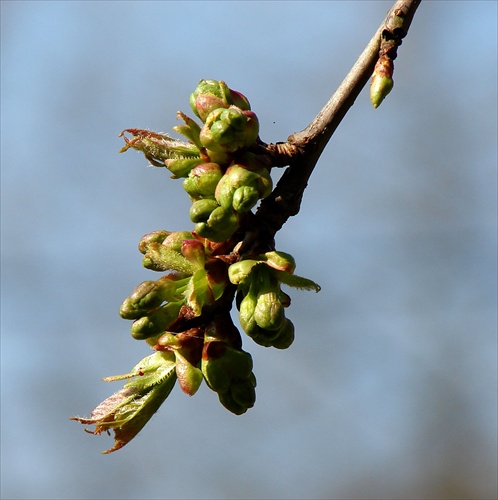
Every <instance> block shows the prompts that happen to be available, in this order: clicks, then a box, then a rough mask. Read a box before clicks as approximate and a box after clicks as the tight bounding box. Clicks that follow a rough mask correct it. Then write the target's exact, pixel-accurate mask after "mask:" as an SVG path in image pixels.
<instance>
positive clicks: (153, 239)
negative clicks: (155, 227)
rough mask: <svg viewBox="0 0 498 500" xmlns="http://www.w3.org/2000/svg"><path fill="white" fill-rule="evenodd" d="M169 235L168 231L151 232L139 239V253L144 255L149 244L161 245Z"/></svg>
mask: <svg viewBox="0 0 498 500" xmlns="http://www.w3.org/2000/svg"><path fill="white" fill-rule="evenodd" d="M170 234H171V232H170V231H153V232H152V233H148V234H146V235H145V236H142V238H141V239H140V243H139V244H138V250H139V251H140V253H143V254H145V253H146V252H147V249H148V247H149V244H150V243H159V244H161V243H162V242H163V241H164V240H165V239H166V238H167V237H168V236H169V235H170Z"/></svg>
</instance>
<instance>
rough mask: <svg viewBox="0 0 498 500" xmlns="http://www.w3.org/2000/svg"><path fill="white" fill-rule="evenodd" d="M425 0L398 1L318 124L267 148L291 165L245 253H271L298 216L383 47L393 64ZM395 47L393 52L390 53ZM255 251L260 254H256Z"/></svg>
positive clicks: (263, 210)
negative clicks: (386, 47) (318, 167)
mask: <svg viewBox="0 0 498 500" xmlns="http://www.w3.org/2000/svg"><path fill="white" fill-rule="evenodd" d="M420 2H421V0H398V1H397V2H396V3H395V4H394V6H393V7H392V9H391V10H390V11H389V13H388V14H387V16H386V18H385V20H384V21H383V23H382V24H381V26H380V27H379V29H378V30H377V31H376V33H375V35H374V36H373V37H372V39H371V40H370V42H369V43H368V45H367V46H366V48H365V50H364V51H363V53H362V54H361V56H360V57H359V59H358V60H357V61H356V63H355V65H354V66H353V67H352V69H351V71H350V72H349V74H348V75H347V76H346V78H345V79H344V81H343V82H342V83H341V85H340V86H339V88H338V89H337V90H336V92H335V93H334V94H333V95H332V97H331V98H330V100H329V101H328V102H327V104H326V105H325V106H324V108H323V109H322V110H321V111H320V112H319V113H318V115H317V116H316V117H315V119H314V120H313V121H312V122H311V123H310V124H309V125H308V126H307V127H306V128H305V129H304V130H302V131H301V132H297V133H294V134H292V135H291V136H289V138H288V139H287V142H286V143H279V144H270V145H268V146H267V147H266V150H267V152H269V153H270V154H271V155H272V157H273V159H274V164H275V165H276V166H284V165H289V167H288V168H287V169H286V171H285V172H284V174H283V175H282V177H281V179H280V181H279V182H278V183H277V186H276V187H275V189H274V191H273V193H272V194H271V195H270V196H269V197H268V198H265V199H264V200H263V201H262V202H261V205H260V207H259V209H258V211H257V213H256V218H255V221H254V223H255V224H254V229H253V230H251V231H248V232H247V234H246V238H245V240H244V244H243V248H242V249H241V251H243V250H248V249H249V248H251V249H252V248H253V245H257V246H258V248H257V250H258V251H259V250H261V249H264V248H265V247H272V245H273V244H274V236H275V234H276V233H277V231H279V230H280V229H281V227H282V226H283V225H284V224H285V222H286V221H287V220H288V219H289V217H291V216H293V215H296V214H297V213H299V209H300V206H301V200H302V197H303V193H304V190H305V189H306V186H307V184H308V179H309V178H310V176H311V173H312V172H313V169H314V168H315V165H316V163H317V161H318V159H319V157H320V155H321V154H322V152H323V150H324V149H325V146H326V145H327V143H328V141H329V140H330V138H331V137H332V134H333V133H334V131H335V130H336V128H337V127H338V125H339V124H340V123H341V121H342V119H343V118H344V116H345V115H346V113H347V112H348V110H349V108H350V107H351V106H352V105H353V104H354V102H355V100H356V97H357V96H358V95H359V93H360V92H361V90H362V89H363V87H364V86H365V85H366V83H367V82H368V80H369V79H370V77H371V75H372V72H373V70H374V66H375V63H376V62H377V60H378V58H379V50H380V49H381V41H382V40H384V41H386V40H389V41H390V44H391V54H392V59H394V58H395V57H396V49H397V46H398V45H400V44H401V39H402V38H403V37H405V36H406V34H407V33H408V28H409V27H410V24H411V21H412V19H413V16H414V14H415V11H416V10H417V7H418V6H419V4H420ZM393 41H394V47H392V45H393ZM255 250H256V249H255Z"/></svg>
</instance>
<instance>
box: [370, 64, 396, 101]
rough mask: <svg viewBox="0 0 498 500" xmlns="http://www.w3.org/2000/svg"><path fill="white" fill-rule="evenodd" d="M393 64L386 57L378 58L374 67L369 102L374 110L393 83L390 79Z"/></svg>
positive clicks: (389, 90)
mask: <svg viewBox="0 0 498 500" xmlns="http://www.w3.org/2000/svg"><path fill="white" fill-rule="evenodd" d="M393 71H394V64H393V61H392V59H390V58H389V57H388V56H387V55H383V56H381V57H380V58H379V60H378V61H377V63H376V65H375V69H374V73H373V75H372V83H371V86H370V101H372V105H373V107H374V108H378V107H379V106H380V104H381V103H382V101H383V100H384V99H385V98H386V96H387V95H388V94H389V92H391V90H392V88H393V86H394V82H393V79H392V76H393Z"/></svg>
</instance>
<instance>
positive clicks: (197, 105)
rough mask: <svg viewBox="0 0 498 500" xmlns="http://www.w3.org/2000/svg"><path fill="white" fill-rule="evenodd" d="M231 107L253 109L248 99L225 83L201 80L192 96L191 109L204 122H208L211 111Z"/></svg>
mask: <svg viewBox="0 0 498 500" xmlns="http://www.w3.org/2000/svg"><path fill="white" fill-rule="evenodd" d="M231 105H235V106H237V107H239V108H240V109H244V110H249V109H251V108H250V105H249V101H248V100H247V98H246V97H245V96H244V95H243V94H241V93H240V92H237V91H236V90H232V89H230V88H228V86H227V84H226V83H225V82H223V81H219V82H218V81H216V80H201V81H200V82H199V84H198V85H197V87H196V89H195V90H194V92H192V94H191V95H190V107H191V108H192V111H193V112H194V113H195V114H196V115H197V116H198V117H199V118H200V119H201V120H202V121H205V120H206V118H207V116H208V115H209V113H211V111H213V110H215V109H217V108H228V107H229V106H231Z"/></svg>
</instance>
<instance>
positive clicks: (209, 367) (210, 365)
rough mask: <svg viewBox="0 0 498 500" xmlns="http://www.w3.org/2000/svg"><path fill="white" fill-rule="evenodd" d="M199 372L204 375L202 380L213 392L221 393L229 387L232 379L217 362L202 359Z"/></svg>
mask: <svg viewBox="0 0 498 500" xmlns="http://www.w3.org/2000/svg"><path fill="white" fill-rule="evenodd" d="M201 371H202V374H203V375H204V380H205V381H206V383H207V385H208V386H209V387H210V389H212V390H213V391H215V392H217V393H222V392H225V391H227V390H228V388H229V387H230V383H231V381H232V378H231V377H230V375H229V374H228V373H227V371H226V370H225V368H224V367H223V365H222V364H221V363H220V362H219V360H213V359H204V358H202V361H201Z"/></svg>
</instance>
